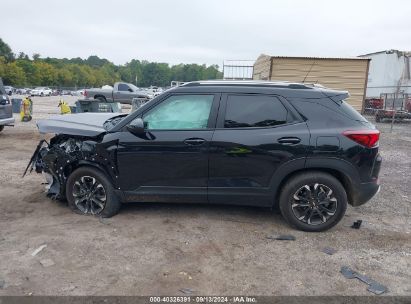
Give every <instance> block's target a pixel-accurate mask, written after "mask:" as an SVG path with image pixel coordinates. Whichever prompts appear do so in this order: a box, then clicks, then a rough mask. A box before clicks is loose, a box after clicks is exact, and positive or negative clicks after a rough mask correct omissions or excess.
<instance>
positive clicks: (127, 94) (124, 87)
mask: <svg viewBox="0 0 411 304" xmlns="http://www.w3.org/2000/svg"><path fill="white" fill-rule="evenodd" d="M84 96H85V97H86V98H94V99H100V100H101V101H103V102H106V101H114V102H120V103H127V104H131V101H132V100H133V98H148V99H149V98H150V96H149V95H148V94H147V93H145V92H144V91H142V90H141V89H139V88H138V87H136V86H135V85H133V84H131V83H125V82H116V83H115V84H114V87H113V89H112V90H111V89H98V88H93V89H86V90H84Z"/></svg>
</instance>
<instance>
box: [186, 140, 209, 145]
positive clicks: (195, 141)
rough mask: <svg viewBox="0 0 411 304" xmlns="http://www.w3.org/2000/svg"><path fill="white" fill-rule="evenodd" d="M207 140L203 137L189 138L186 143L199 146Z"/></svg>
mask: <svg viewBox="0 0 411 304" xmlns="http://www.w3.org/2000/svg"><path fill="white" fill-rule="evenodd" d="M204 142H205V139H203V138H187V139H186V140H185V141H184V143H185V144H186V145H189V146H199V145H202V144H203V143H204Z"/></svg>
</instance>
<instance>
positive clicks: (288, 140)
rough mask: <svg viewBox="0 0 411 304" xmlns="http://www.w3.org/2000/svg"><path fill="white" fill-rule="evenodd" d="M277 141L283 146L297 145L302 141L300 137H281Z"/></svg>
mask: <svg viewBox="0 0 411 304" xmlns="http://www.w3.org/2000/svg"><path fill="white" fill-rule="evenodd" d="M277 141H278V142H279V143H280V144H282V145H295V144H298V143H299V142H300V141H301V139H300V138H298V137H281V138H279V139H277Z"/></svg>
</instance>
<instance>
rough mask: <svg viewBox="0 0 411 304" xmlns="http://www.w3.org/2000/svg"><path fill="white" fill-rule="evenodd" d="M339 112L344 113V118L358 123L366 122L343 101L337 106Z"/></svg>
mask: <svg viewBox="0 0 411 304" xmlns="http://www.w3.org/2000/svg"><path fill="white" fill-rule="evenodd" d="M339 108H340V110H341V111H342V112H343V113H344V115H345V116H347V117H349V118H351V119H353V120H359V121H367V120H366V119H365V118H364V117H363V116H362V115H361V114H360V113H359V112H358V111H357V110H356V109H354V108H353V107H352V106H351V105H350V104H349V103H347V102H346V101H345V100H342V101H341V103H340V105H339Z"/></svg>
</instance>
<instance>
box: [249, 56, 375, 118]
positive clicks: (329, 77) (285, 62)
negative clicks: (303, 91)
mask: <svg viewBox="0 0 411 304" xmlns="http://www.w3.org/2000/svg"><path fill="white" fill-rule="evenodd" d="M267 57H268V58H267ZM268 60H269V61H270V62H271V64H270V63H268ZM267 65H268V67H267ZM368 65H369V60H368V59H345V58H341V59H339V58H304V57H295V58H293V57H270V56H267V55H262V56H260V57H259V58H258V59H257V61H256V63H255V65H254V73H253V78H254V79H262V80H263V79H267V80H272V81H291V82H305V83H317V84H321V85H323V86H325V87H327V88H330V89H336V90H343V91H349V93H350V95H351V96H350V98H349V99H348V100H347V101H348V102H349V103H350V104H351V105H352V106H353V107H354V108H355V109H357V110H358V111H361V109H362V105H363V100H364V93H365V88H366V86H367V76H368ZM267 71H268V75H269V77H268V78H267ZM263 77H265V78H263Z"/></svg>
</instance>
